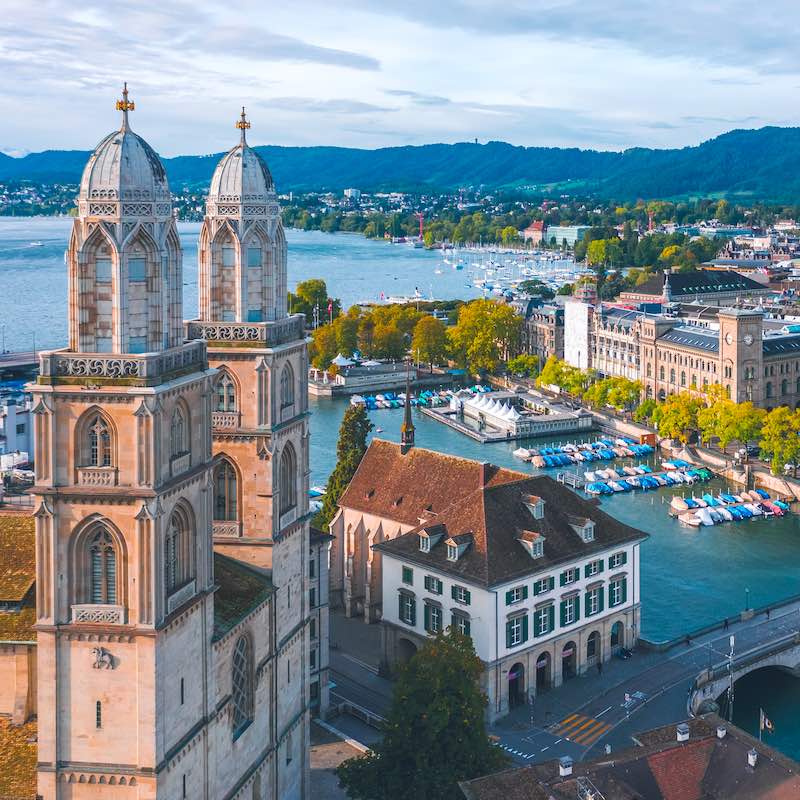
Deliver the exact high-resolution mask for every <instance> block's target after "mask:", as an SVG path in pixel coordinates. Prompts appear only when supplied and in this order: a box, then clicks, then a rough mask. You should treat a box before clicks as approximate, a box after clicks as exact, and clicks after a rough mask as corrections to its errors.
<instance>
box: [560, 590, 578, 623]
mask: <svg viewBox="0 0 800 800" xmlns="http://www.w3.org/2000/svg"><path fill="white" fill-rule="evenodd" d="M579 619H580V608H579V606H578V597H577V596H576V597H567V598H565V599H564V600H562V601H561V627H562V628H563V627H564V626H565V625H572V624H573V623H574V622H577V621H578V620H579Z"/></svg>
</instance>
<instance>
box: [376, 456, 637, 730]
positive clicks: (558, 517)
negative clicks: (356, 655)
mask: <svg viewBox="0 0 800 800" xmlns="http://www.w3.org/2000/svg"><path fill="white" fill-rule="evenodd" d="M430 458H431V456H430V455H429V456H428V459H430ZM458 461H460V462H463V463H461V464H459V465H458V467H457V468H458V469H463V470H469V471H470V472H471V473H472V474H473V475H475V477H477V485H476V486H475V485H473V486H471V487H469V490H466V491H462V492H461V493H460V495H459V496H458V497H450V498H441V499H440V498H438V497H437V498H436V499H437V500H439V502H438V503H437V504H434V503H430V504H429V506H432V508H431V510H428V508H427V507H425V506H422V507H419V509H418V519H419V522H418V524H417V525H415V526H414V527H413V528H411V529H410V530H408V531H405V532H402V533H400V534H399V535H397V536H395V537H393V538H391V539H384V540H383V541H380V542H375V543H374V544H373V545H372V549H373V551H374V552H375V553H376V554H377V553H380V555H381V557H382V568H381V570H380V573H381V583H382V598H383V606H382V613H381V623H382V640H383V657H384V661H385V663H386V664H387V665H388V666H389V668H393V667H395V666H396V665H398V664H401V663H405V662H406V661H408V659H409V658H411V657H412V656H413V654H414V653H415V652H416V651H417V649H418V648H419V647H420V646H421V645H422V644H423V643H424V642H425V640H426V638H428V637H429V636H434V635H436V634H437V633H439V632H441V631H443V630H444V629H446V628H448V627H452V628H454V629H457V630H459V631H461V632H462V633H465V634H467V635H468V636H470V637H471V638H472V640H473V643H474V645H475V650H476V652H477V654H478V656H479V658H480V659H481V661H482V662H483V663H484V672H483V676H482V688H483V690H484V691H485V692H486V694H487V696H488V699H489V702H488V707H487V717H488V719H489V721H490V722H491V721H494V720H495V719H497V718H498V717H501V716H504V715H505V714H507V713H508V712H509V711H510V710H511V709H513V708H515V707H517V706H519V705H522V704H524V703H526V702H528V700H529V698H531V697H534V696H536V695H537V694H539V693H540V692H544V691H547V690H548V689H550V688H551V687H553V686H559V685H561V684H562V683H563V682H564V681H567V680H569V679H571V678H574V677H575V676H577V675H581V674H583V673H585V672H586V671H587V670H588V669H590V668H592V667H594V666H596V665H597V664H598V663H602V662H603V661H606V660H608V659H609V658H610V657H611V655H612V653H614V652H615V651H617V650H619V649H620V648H621V647H624V646H626V645H628V646H630V645H631V644H632V643H633V642H635V641H636V638H637V636H638V630H639V628H638V625H639V608H640V597H639V573H640V570H639V545H640V543H641V542H642V541H643V540H644V539H645V538H646V536H647V534H645V533H643V532H642V531H638V530H635V529H633V528H630V527H628V526H627V525H624V524H622V523H620V522H618V521H617V520H615V519H613V518H612V517H610V516H609V515H608V514H606V513H604V512H603V511H601V510H600V509H599V508H598V507H597V505H595V504H593V503H590V502H588V501H586V500H584V499H583V498H580V497H578V496H576V495H575V494H574V493H573V492H572V491H570V490H569V489H568V488H567V487H565V486H563V485H562V484H560V483H558V482H556V481H555V480H553V479H552V478H550V477H547V476H540V477H533V478H532V477H530V476H528V475H525V474H524V473H519V472H513V471H510V470H502V471H498V470H497V468H496V467H494V466H492V465H491V464H487V463H485V462H484V463H477V462H465V460H464V459H458ZM404 466H405V465H404V464H403V459H402V456H401V463H400V465H399V467H400V469H401V470H403V472H405V475H404V478H405V479H406V480H411V479H413V478H414V477H416V476H415V475H411V474H409V470H408V469H404ZM414 466H416V465H414ZM500 472H502V473H504V474H503V475H502V477H501V478H500V480H498V479H497V478H498V475H499V473H500ZM398 488H401V489H402V488H403V487H402V486H401V487H398ZM437 505H438V506H439V507H440V508H441V510H434V508H436V506H437ZM374 560H375V559H374V556H373V563H374Z"/></svg>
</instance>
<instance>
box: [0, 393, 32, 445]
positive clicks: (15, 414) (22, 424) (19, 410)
mask: <svg viewBox="0 0 800 800" xmlns="http://www.w3.org/2000/svg"><path fill="white" fill-rule="evenodd" d="M31 410H32V406H31V402H30V400H27V399H26V400H23V401H22V402H19V401H17V400H13V399H11V400H6V401H4V402H3V404H2V405H0V453H15V452H17V451H19V452H21V453H32V452H33V422H32V419H33V417H32V415H31Z"/></svg>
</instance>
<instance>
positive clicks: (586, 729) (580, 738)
mask: <svg viewBox="0 0 800 800" xmlns="http://www.w3.org/2000/svg"><path fill="white" fill-rule="evenodd" d="M610 728H611V725H610V724H608V723H606V722H603V721H602V720H599V719H596V718H595V717H585V716H584V715H583V714H570V715H569V716H568V717H566V719H563V720H561V722H558V723H556V724H555V725H554V726H552V728H551V732H552V734H553V736H560V737H562V738H564V739H566V740H567V741H568V742H575V744H580V745H583V746H584V747H590V746H591V745H593V744H594V743H595V742H596V741H597V740H598V739H599V738H600V737H601V736H602V735H603V734H604V733H606V732H607V731H608V730H610Z"/></svg>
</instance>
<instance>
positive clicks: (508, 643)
mask: <svg viewBox="0 0 800 800" xmlns="http://www.w3.org/2000/svg"><path fill="white" fill-rule="evenodd" d="M506 647H511V620H509V621H508V622H506Z"/></svg>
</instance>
